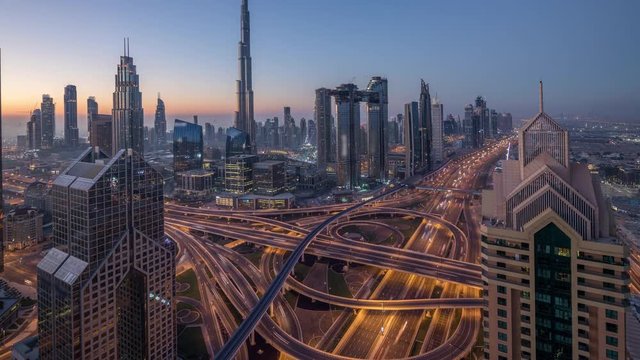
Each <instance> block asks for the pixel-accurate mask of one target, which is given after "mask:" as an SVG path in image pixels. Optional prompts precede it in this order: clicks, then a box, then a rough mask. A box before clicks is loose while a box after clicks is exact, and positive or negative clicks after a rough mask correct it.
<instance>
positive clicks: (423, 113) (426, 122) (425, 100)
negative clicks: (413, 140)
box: [418, 80, 433, 169]
mask: <svg viewBox="0 0 640 360" xmlns="http://www.w3.org/2000/svg"><path fill="white" fill-rule="evenodd" d="M418 108H419V111H420V141H421V143H422V145H421V148H422V153H421V154H420V168H424V167H426V168H427V169H431V140H432V139H431V137H432V131H433V126H432V119H431V116H432V114H431V94H430V93H429V84H427V83H425V82H424V80H420V102H419V104H418Z"/></svg>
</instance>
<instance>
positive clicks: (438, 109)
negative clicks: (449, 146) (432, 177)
mask: <svg viewBox="0 0 640 360" xmlns="http://www.w3.org/2000/svg"><path fill="white" fill-rule="evenodd" d="M431 160H432V161H433V163H434V164H435V163H441V162H442V161H443V160H444V106H443V105H442V103H441V102H440V100H438V98H434V99H433V101H431Z"/></svg>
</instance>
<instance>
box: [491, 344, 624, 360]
mask: <svg viewBox="0 0 640 360" xmlns="http://www.w3.org/2000/svg"><path fill="white" fill-rule="evenodd" d="M498 351H500V352H503V353H507V352H509V351H508V350H507V345H505V344H498ZM616 359H617V357H616Z"/></svg>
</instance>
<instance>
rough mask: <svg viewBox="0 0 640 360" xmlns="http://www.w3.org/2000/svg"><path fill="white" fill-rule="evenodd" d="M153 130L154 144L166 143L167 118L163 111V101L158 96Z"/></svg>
mask: <svg viewBox="0 0 640 360" xmlns="http://www.w3.org/2000/svg"><path fill="white" fill-rule="evenodd" d="M153 128H154V130H155V132H156V144H157V145H163V144H166V143H167V116H166V114H165V109H164V101H162V99H161V98H160V94H158V104H157V105H156V117H155V120H154V122H153Z"/></svg>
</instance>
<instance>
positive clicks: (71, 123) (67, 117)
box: [64, 85, 79, 147]
mask: <svg viewBox="0 0 640 360" xmlns="http://www.w3.org/2000/svg"><path fill="white" fill-rule="evenodd" d="M78 136H79V135H78V92H77V90H76V87H75V85H67V86H65V88H64V144H65V145H66V146H69V147H75V146H78Z"/></svg>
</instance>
